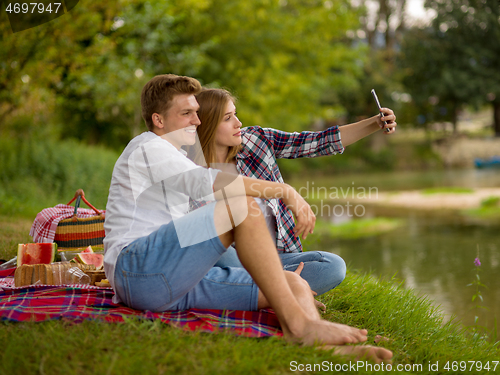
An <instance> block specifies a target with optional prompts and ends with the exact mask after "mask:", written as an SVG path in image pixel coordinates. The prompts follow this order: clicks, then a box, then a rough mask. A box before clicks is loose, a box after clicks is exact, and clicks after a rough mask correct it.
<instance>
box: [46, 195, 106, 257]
mask: <svg viewBox="0 0 500 375" xmlns="http://www.w3.org/2000/svg"><path fill="white" fill-rule="evenodd" d="M75 200H76V202H75V213H74V214H73V216H72V217H71V218H69V219H64V220H61V221H60V222H59V224H58V225H57V229H56V234H55V237H54V242H55V243H56V244H57V246H58V248H59V249H77V248H83V247H87V246H89V245H91V246H102V242H103V240H104V212H103V211H99V210H98V209H97V208H95V207H94V206H92V205H91V204H90V203H89V202H88V201H87V200H86V199H85V193H84V192H83V190H82V189H78V190H77V191H76V193H75V196H74V198H73V199H72V200H71V201H70V202H69V203H68V205H70V204H71V203H73V202H74V201H75ZM81 200H83V202H85V204H86V205H87V206H89V207H90V208H91V209H93V210H94V211H95V213H96V215H95V216H94V217H89V218H79V217H78V208H79V207H80V201H81Z"/></svg>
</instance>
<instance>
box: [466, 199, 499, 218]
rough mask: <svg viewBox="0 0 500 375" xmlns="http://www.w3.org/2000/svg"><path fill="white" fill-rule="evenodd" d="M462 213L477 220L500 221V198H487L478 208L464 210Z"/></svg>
mask: <svg viewBox="0 0 500 375" xmlns="http://www.w3.org/2000/svg"><path fill="white" fill-rule="evenodd" d="M461 213H462V214H463V215H465V216H468V217H471V218H475V219H480V220H488V221H492V220H493V221H497V220H499V219H500V197H494V196H493V197H488V198H485V199H483V200H482V201H481V205H480V206H479V207H478V208H470V209H467V210H462V211H461Z"/></svg>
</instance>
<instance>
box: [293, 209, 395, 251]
mask: <svg viewBox="0 0 500 375" xmlns="http://www.w3.org/2000/svg"><path fill="white" fill-rule="evenodd" d="M312 205H313V206H314V204H312ZM341 207H342V210H344V207H343V206H341ZM351 207H352V205H351ZM333 212H334V213H335V208H334V209H333ZM342 212H343V211H342ZM351 212H352V208H351ZM351 216H353V215H351ZM401 225H402V221H401V220H398V219H393V218H387V217H376V218H369V219H368V218H361V219H355V220H350V221H348V222H344V223H340V224H332V223H328V222H327V221H325V220H321V219H317V220H316V226H315V227H314V234H315V235H317V236H322V235H324V236H330V237H334V238H337V239H355V238H364V237H372V236H377V235H379V234H382V233H386V232H390V231H392V230H394V229H397V228H398V227H400V226H401ZM307 241H308V240H307V239H306V240H305V241H304V240H303V241H302V242H303V244H304V247H305V248H309V247H310V246H308V244H311V245H312V243H311V241H312V240H310V242H307Z"/></svg>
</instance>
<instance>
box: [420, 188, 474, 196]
mask: <svg viewBox="0 0 500 375" xmlns="http://www.w3.org/2000/svg"><path fill="white" fill-rule="evenodd" d="M421 192H422V194H426V195H430V194H470V193H473V192H474V189H470V188H465V187H459V186H442V187H433V188H428V189H423V190H422V191H421Z"/></svg>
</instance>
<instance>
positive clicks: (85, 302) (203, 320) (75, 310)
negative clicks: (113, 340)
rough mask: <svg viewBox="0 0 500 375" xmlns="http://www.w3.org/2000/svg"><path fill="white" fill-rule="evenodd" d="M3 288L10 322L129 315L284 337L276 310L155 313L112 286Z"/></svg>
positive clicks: (1, 307) (2, 313)
mask: <svg viewBox="0 0 500 375" xmlns="http://www.w3.org/2000/svg"><path fill="white" fill-rule="evenodd" d="M3 285H4V288H0V319H1V320H6V321H14V322H23V321H35V322H40V321H45V320H53V319H69V320H71V321H75V322H79V321H82V320H85V319H101V320H104V321H107V322H123V321H124V320H125V318H126V317H138V318H142V319H150V320H153V319H160V320H161V321H162V322H164V323H166V324H170V325H173V326H177V327H180V328H182V329H185V330H202V331H205V332H214V331H219V330H230V331H231V332H233V333H236V334H238V335H242V336H248V337H267V336H281V335H282V331H281V328H280V325H279V322H278V319H277V317H276V315H275V314H274V312H272V311H268V310H267V311H257V312H254V311H223V310H199V309H190V310H185V311H170V312H164V313H153V312H150V311H138V310H134V309H131V308H129V307H125V306H124V305H121V304H114V303H113V302H111V298H112V297H113V290H112V289H111V288H97V287H88V286H87V287H84V286H68V285H60V286H29V287H23V288H9V287H5V286H6V284H5V283H4V284H3Z"/></svg>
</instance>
